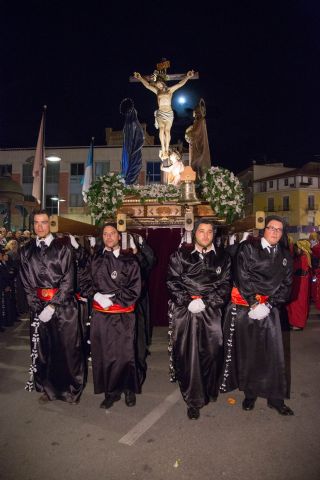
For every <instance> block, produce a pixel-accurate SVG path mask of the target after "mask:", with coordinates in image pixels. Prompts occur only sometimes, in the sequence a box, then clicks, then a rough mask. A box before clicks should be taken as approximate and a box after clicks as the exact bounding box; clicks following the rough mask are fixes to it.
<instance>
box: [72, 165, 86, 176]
mask: <svg viewBox="0 0 320 480" xmlns="http://www.w3.org/2000/svg"><path fill="white" fill-rule="evenodd" d="M82 175H84V163H71V176H72V177H75V176H82Z"/></svg>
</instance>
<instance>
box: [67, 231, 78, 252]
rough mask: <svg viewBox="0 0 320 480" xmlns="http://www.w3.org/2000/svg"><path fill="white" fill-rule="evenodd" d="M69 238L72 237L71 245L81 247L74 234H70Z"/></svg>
mask: <svg viewBox="0 0 320 480" xmlns="http://www.w3.org/2000/svg"><path fill="white" fill-rule="evenodd" d="M69 238H70V242H71V245H72V246H73V248H75V249H77V248H79V243H78V242H77V240H76V239H75V238H74V236H73V235H70V234H69Z"/></svg>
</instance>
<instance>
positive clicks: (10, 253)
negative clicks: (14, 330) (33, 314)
mask: <svg viewBox="0 0 320 480" xmlns="http://www.w3.org/2000/svg"><path fill="white" fill-rule="evenodd" d="M30 238H31V232H30V231H29V230H25V231H22V230H18V231H16V232H11V231H10V230H8V231H7V230H6V228H5V227H1V228H0V332H3V331H5V329H6V327H11V326H12V325H14V323H15V322H19V321H20V319H21V317H22V316H26V315H27V314H28V305H27V302H26V298H25V294H24V290H23V288H22V285H21V283H20V278H19V275H18V272H19V249H20V248H21V246H22V245H24V244H25V243H26V242H28V241H29V240H30Z"/></svg>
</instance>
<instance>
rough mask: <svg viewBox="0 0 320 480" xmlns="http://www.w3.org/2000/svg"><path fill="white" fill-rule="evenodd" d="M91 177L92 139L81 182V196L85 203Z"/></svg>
mask: <svg viewBox="0 0 320 480" xmlns="http://www.w3.org/2000/svg"><path fill="white" fill-rule="evenodd" d="M92 178H93V141H92V142H91V144H90V147H89V151H88V157H87V163H86V169H85V171H84V178H83V184H82V196H83V201H84V202H85V203H87V201H88V199H87V193H88V190H89V188H90V185H91V183H92Z"/></svg>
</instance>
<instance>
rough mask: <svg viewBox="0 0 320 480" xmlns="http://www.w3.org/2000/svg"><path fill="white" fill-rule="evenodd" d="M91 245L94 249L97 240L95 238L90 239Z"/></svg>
mask: <svg viewBox="0 0 320 480" xmlns="http://www.w3.org/2000/svg"><path fill="white" fill-rule="evenodd" d="M89 243H90V247H91V248H94V247H95V246H96V239H95V237H89Z"/></svg>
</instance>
